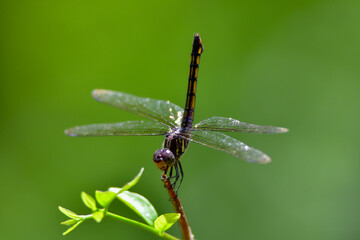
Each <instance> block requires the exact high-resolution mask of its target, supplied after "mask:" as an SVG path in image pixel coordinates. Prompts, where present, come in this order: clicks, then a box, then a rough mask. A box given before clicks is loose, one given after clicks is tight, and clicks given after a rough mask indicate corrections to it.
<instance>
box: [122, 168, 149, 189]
mask: <svg viewBox="0 0 360 240" xmlns="http://www.w3.org/2000/svg"><path fill="white" fill-rule="evenodd" d="M143 172H144V168H141V169H140V171H139V173H138V174H137V175H136V176H135V177H134V179H133V180H131V181H130V182H128V183H126V184H125V185H124V186H123V187H122V188H121V190H120V192H118V194H119V193H121V192H124V191H126V190H129V189H130V188H132V187H133V186H134V185H136V184H137V183H138V181H139V180H140V177H141V175H142V174H143Z"/></svg>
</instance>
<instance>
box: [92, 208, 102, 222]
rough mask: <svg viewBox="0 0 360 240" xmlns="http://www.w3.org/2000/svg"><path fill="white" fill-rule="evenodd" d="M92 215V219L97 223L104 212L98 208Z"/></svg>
mask: <svg viewBox="0 0 360 240" xmlns="http://www.w3.org/2000/svg"><path fill="white" fill-rule="evenodd" d="M92 216H93V218H94V220H95V221H96V222H97V223H99V222H101V220H102V219H103V218H104V212H103V211H101V210H99V211H96V212H94V213H93V215H92Z"/></svg>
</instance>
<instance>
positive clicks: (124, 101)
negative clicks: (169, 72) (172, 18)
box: [92, 89, 184, 127]
mask: <svg viewBox="0 0 360 240" xmlns="http://www.w3.org/2000/svg"><path fill="white" fill-rule="evenodd" d="M92 95H93V97H94V98H95V99H96V100H98V101H99V102H103V103H106V104H109V105H112V106H114V107H117V108H121V109H123V110H126V111H129V112H132V113H136V114H138V115H140V116H143V117H146V118H148V119H151V120H154V121H157V122H159V123H164V124H167V125H170V126H172V127H175V126H179V125H180V124H181V119H182V116H183V113H184V110H183V109H182V108H181V107H179V106H177V105H175V104H173V103H171V102H169V101H162V100H155V99H151V98H142V97H136V96H133V95H131V94H127V93H122V92H115V91H111V90H102V89H96V90H94V91H93V92H92Z"/></svg>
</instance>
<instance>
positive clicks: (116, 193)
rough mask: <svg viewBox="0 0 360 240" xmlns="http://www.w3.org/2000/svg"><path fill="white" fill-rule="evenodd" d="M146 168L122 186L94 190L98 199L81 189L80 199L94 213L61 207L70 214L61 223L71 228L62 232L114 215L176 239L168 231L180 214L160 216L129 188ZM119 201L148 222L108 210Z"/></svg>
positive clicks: (116, 217)
mask: <svg viewBox="0 0 360 240" xmlns="http://www.w3.org/2000/svg"><path fill="white" fill-rule="evenodd" d="M143 171H144V168H142V169H141V170H140V172H139V173H138V174H137V175H136V177H135V178H134V179H133V180H131V181H130V182H128V183H126V184H125V185H124V186H123V187H121V188H114V187H112V188H109V189H108V190H107V191H99V190H97V191H96V192H95V198H93V197H92V196H91V195H89V194H87V193H85V192H82V193H81V200H82V201H83V203H84V204H85V206H86V207H88V208H89V209H90V210H91V212H92V213H91V214H88V215H79V214H76V213H74V212H73V211H70V210H68V209H66V208H63V207H61V206H59V210H60V211H61V212H62V213H63V214H64V215H66V216H67V217H69V219H68V220H66V221H64V222H62V223H61V224H63V225H65V226H68V227H69V228H68V229H67V230H66V231H65V232H64V233H63V235H66V234H68V233H69V232H71V231H73V230H74V229H75V228H76V227H78V226H79V225H80V224H81V223H82V222H84V221H86V220H89V219H94V220H95V221H96V222H97V223H100V222H101V221H102V219H103V218H104V217H111V218H114V219H116V220H120V221H123V222H126V223H129V224H132V225H134V226H137V227H140V228H142V229H144V230H147V231H150V232H152V233H154V234H156V235H158V236H160V237H163V238H165V239H177V238H175V237H173V236H171V235H170V234H168V233H165V231H166V230H167V229H169V228H170V227H171V226H172V225H173V224H174V223H175V222H176V221H177V220H178V219H179V218H180V214H179V213H167V214H163V215H161V216H158V214H157V212H156V210H155V208H154V206H153V205H152V204H151V203H150V202H149V200H148V199H146V198H145V197H144V196H142V195H140V194H138V193H135V192H130V191H128V190H129V189H130V188H131V187H133V186H134V185H135V184H136V183H137V182H138V181H139V180H140V177H141V175H142V173H143ZM115 199H117V200H120V201H121V202H123V203H124V204H125V205H126V206H127V207H129V208H130V209H131V210H133V211H134V212H135V213H137V214H138V215H139V216H140V217H142V218H143V220H144V221H145V222H146V224H145V223H142V222H139V221H136V220H133V219H129V218H126V217H124V216H120V215H117V214H114V213H112V212H109V211H108V209H109V206H110V204H111V203H112V202H113V201H114V200H115Z"/></svg>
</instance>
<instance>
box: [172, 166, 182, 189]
mask: <svg viewBox="0 0 360 240" xmlns="http://www.w3.org/2000/svg"><path fill="white" fill-rule="evenodd" d="M174 167H175V171H176V175H175V176H174V177H175V181H174V182H173V184H171V187H172V188H175V186H176V183H177V182H178V180H179V178H180V174H179V168H178V162H176V163H175V164H174Z"/></svg>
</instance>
